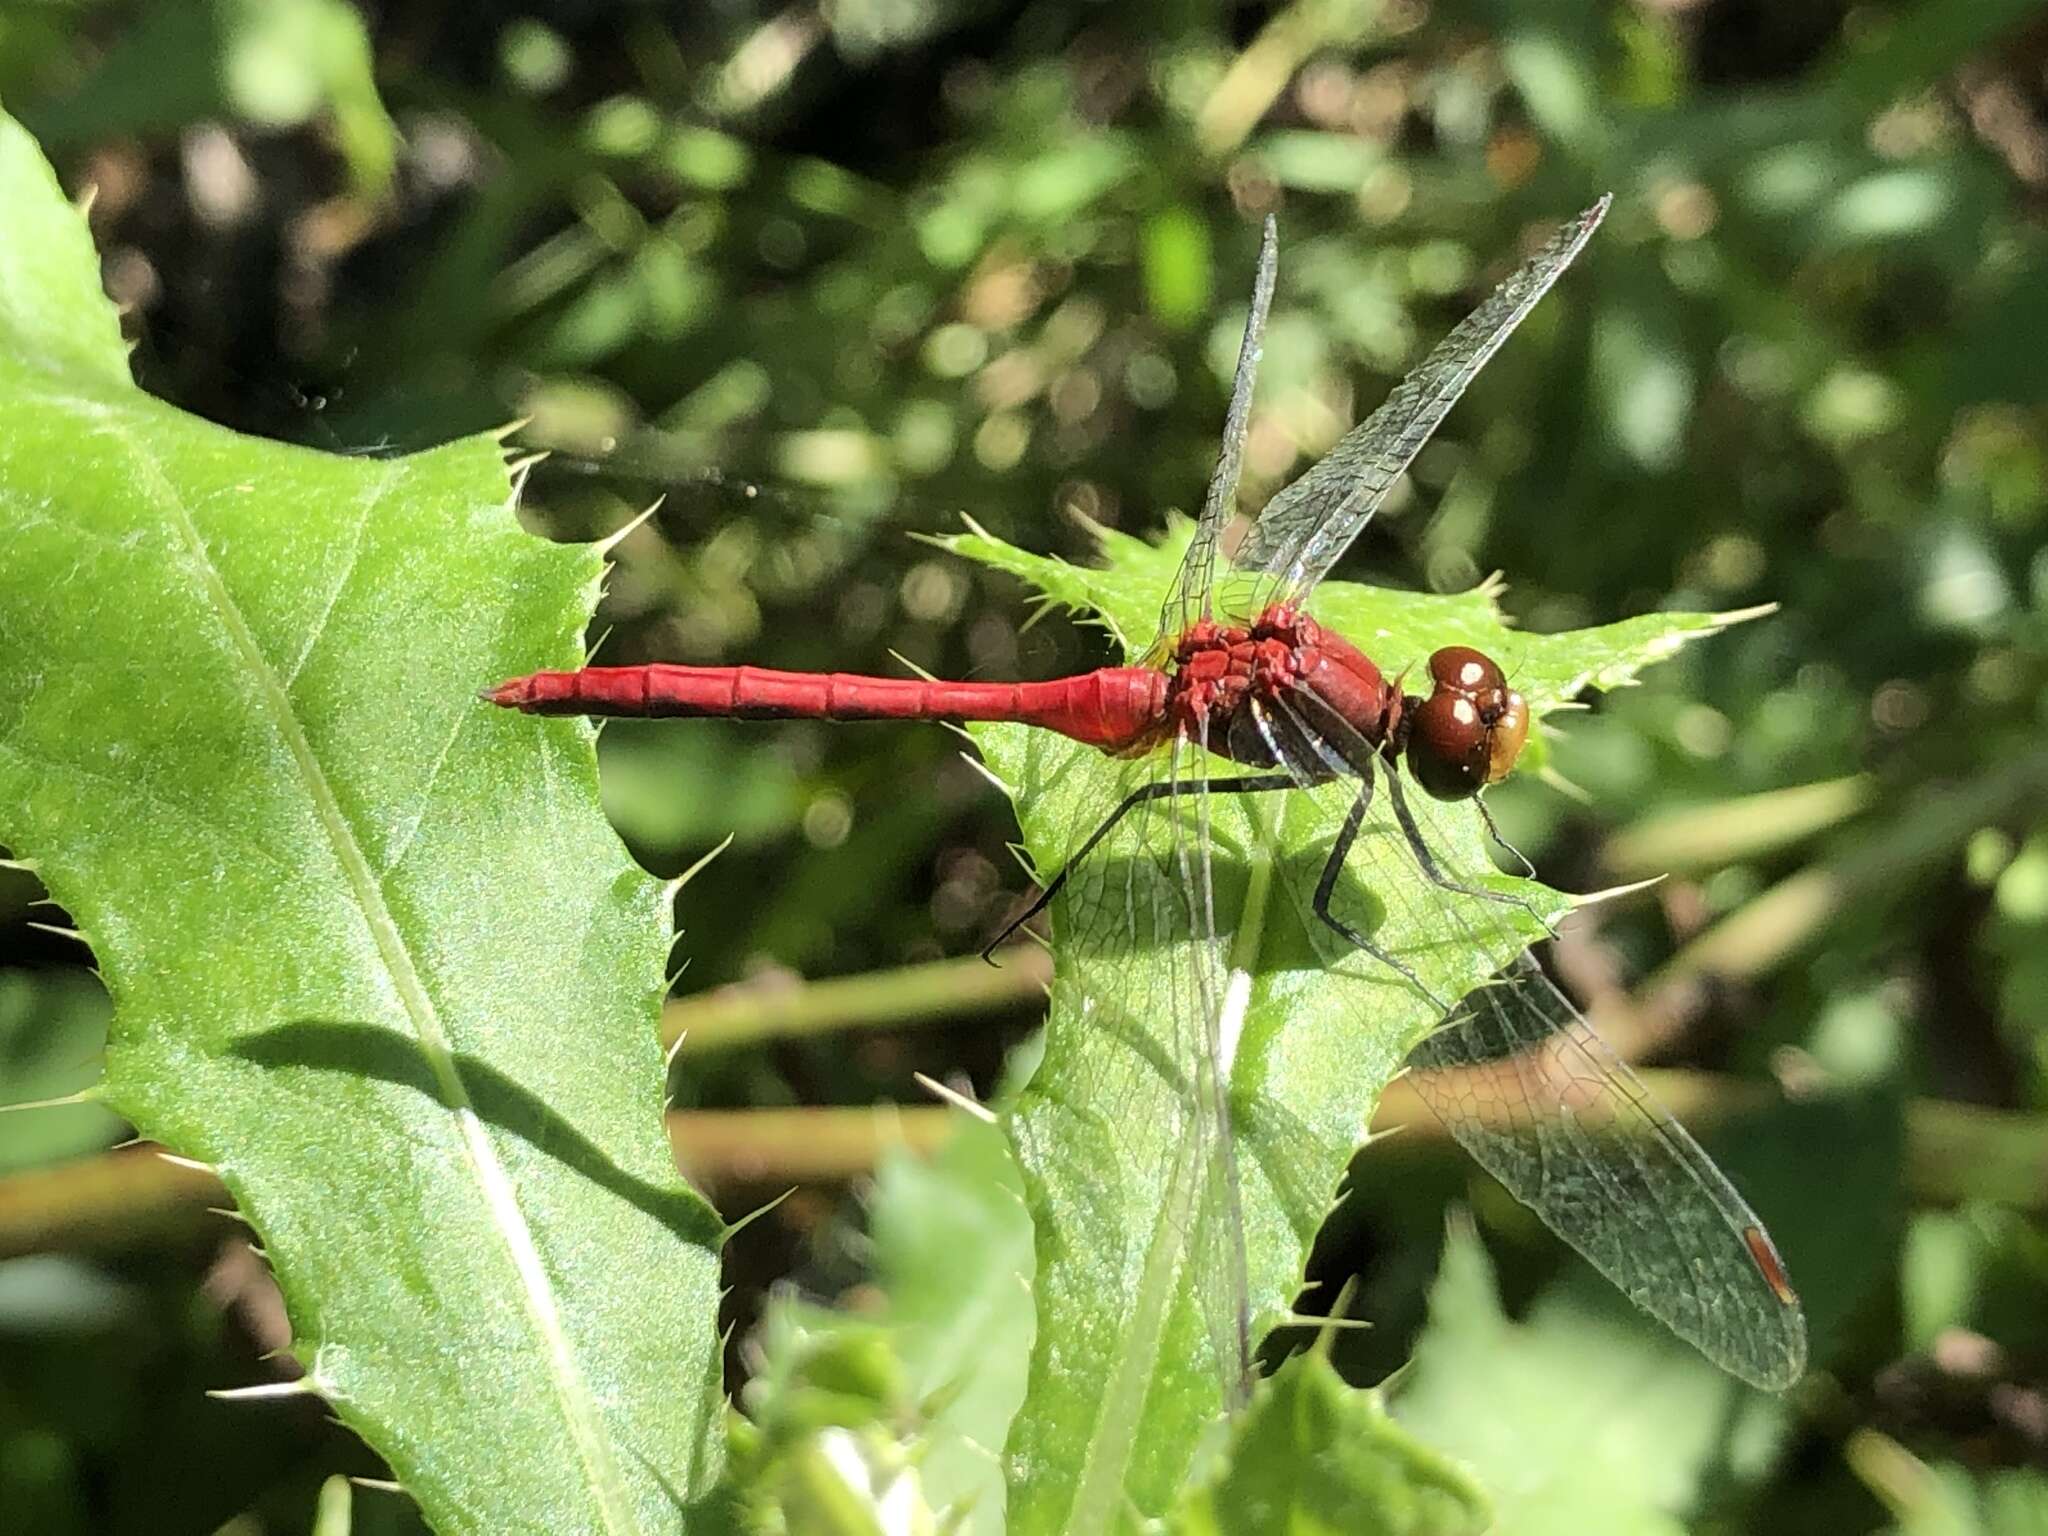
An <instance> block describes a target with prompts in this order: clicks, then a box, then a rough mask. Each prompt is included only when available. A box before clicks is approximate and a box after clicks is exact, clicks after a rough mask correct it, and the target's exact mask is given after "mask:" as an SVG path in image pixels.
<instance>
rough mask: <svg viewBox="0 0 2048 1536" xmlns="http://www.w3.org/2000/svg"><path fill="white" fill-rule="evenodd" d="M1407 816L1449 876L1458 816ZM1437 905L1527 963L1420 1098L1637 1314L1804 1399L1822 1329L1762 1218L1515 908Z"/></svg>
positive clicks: (1459, 1035) (1451, 1047)
mask: <svg viewBox="0 0 2048 1536" xmlns="http://www.w3.org/2000/svg"><path fill="white" fill-rule="evenodd" d="M1393 771H1395V772H1398V771H1399V770H1398V769H1396V770H1393ZM1407 800H1408V804H1409V805H1410V806H1411V807H1412V808H1413V811H1414V814H1415V819H1416V826H1417V830H1418V831H1419V832H1420V834H1421V835H1422V837H1423V838H1424V840H1425V841H1427V842H1428V843H1429V844H1430V847H1431V848H1432V849H1433V850H1435V852H1436V853H1437V856H1438V858H1439V862H1440V863H1441V861H1442V857H1443V854H1444V851H1445V850H1446V849H1448V848H1450V847H1452V846H1454V843H1453V840H1452V839H1451V837H1450V836H1449V834H1448V829H1447V828H1446V827H1445V825H1444V823H1445V818H1446V816H1447V814H1448V811H1449V808H1448V807H1445V806H1442V805H1440V804H1438V803H1436V802H1434V801H1429V800H1427V799H1426V798H1425V797H1424V796H1422V795H1420V794H1419V793H1415V792H1414V791H1413V790H1412V788H1411V790H1410V792H1409V794H1408V796H1407ZM1489 872H1490V871H1489ZM1454 874H1455V872H1454ZM1422 891H1423V893H1424V894H1423V897H1422V900H1423V901H1424V902H1425V903H1426V904H1427V905H1428V911H1427V913H1426V914H1425V917H1424V920H1425V921H1426V922H1428V923H1431V924H1433V925H1435V926H1437V927H1439V928H1440V929H1441V930H1442V931H1443V932H1444V933H1445V934H1446V935H1447V936H1455V937H1456V938H1457V940H1458V942H1459V943H1461V944H1463V945H1466V946H1471V947H1474V948H1476V949H1477V950H1479V951H1481V952H1485V953H1488V954H1493V955H1496V956H1501V955H1506V956H1510V957H1511V958H1509V959H1507V961H1506V963H1505V964H1503V965H1502V966H1501V968H1500V970H1499V971H1498V972H1496V973H1495V975H1494V976H1493V978H1492V979H1491V980H1490V981H1487V982H1486V983H1484V984H1482V985H1481V986H1479V987H1477V988H1474V989H1473V990H1472V991H1471V992H1469V993H1467V994H1466V995H1465V996H1464V997H1463V998H1462V999H1460V1000H1459V1001H1458V1002H1457V1003H1456V1004H1455V1005H1454V1006H1453V1007H1452V1008H1451V1010H1450V1012H1449V1014H1448V1015H1447V1016H1446V1017H1445V1019H1444V1021H1443V1023H1442V1024H1441V1025H1440V1026H1439V1027H1438V1028H1437V1029H1436V1031H1435V1032H1434V1033H1432V1034H1430V1035H1428V1036H1426V1037H1425V1038H1424V1039H1423V1040H1422V1041H1421V1043H1420V1044H1418V1045H1417V1046H1416V1047H1415V1049H1414V1051H1413V1052H1412V1053H1411V1054H1410V1056H1409V1067H1410V1071H1409V1081H1410V1082H1411V1083H1412V1084H1413V1085H1414V1087H1415V1090H1416V1092H1417V1093H1418V1095H1419V1096H1420V1097H1421V1098H1422V1100H1423V1101H1424V1102H1425V1103H1427V1104H1428V1105H1429V1107H1430V1108H1431V1109H1432V1110H1433V1111H1435V1113H1436V1115H1437V1118H1438V1119H1440V1120H1442V1121H1443V1123H1444V1126H1445V1128H1446V1129H1447V1130H1449V1131H1450V1133H1451V1135H1452V1136H1453V1137H1454V1138H1456V1140H1457V1141H1458V1143H1459V1144H1460V1145H1461V1146H1463V1147H1464V1148H1465V1150H1466V1151H1467V1152H1469V1153H1470V1154H1471V1155H1472V1157H1473V1159H1474V1160H1475V1161H1476V1162H1478V1164H1479V1165H1480V1166H1481V1167H1482V1168H1484V1169H1485V1170H1486V1171H1487V1172H1488V1173H1490V1174H1492V1175H1493V1176H1494V1177H1495V1178H1496V1179H1498V1180H1499V1181H1500V1182H1501V1183H1502V1185H1504V1186H1505V1187H1506V1188H1507V1190H1508V1192H1509V1193H1510V1194H1512V1195H1513V1196H1514V1197H1515V1198H1516V1199H1517V1200H1520V1201H1521V1202H1522V1203H1523V1204H1524V1205H1526V1206H1528V1207H1529V1209H1530V1210H1532V1211H1534V1212H1535V1213H1536V1214H1537V1215H1538V1216H1539V1217H1541V1218H1542V1220H1543V1223H1544V1225H1546V1226H1548V1227H1549V1228H1550V1229H1551V1231H1553V1232H1555V1233H1556V1234H1557V1235H1558V1236H1559V1237H1561V1238H1563V1239H1564V1240H1565V1242H1567V1243H1569V1244H1570V1245H1571V1246H1572V1247H1573V1248H1576V1249H1577V1250H1578V1251H1579V1252H1580V1253H1581V1254H1583V1255H1584V1256H1585V1258H1586V1259H1587V1260H1588V1261H1589V1262H1590V1263H1591V1264H1592V1265H1593V1267H1594V1268H1595V1269H1597V1270H1599V1271H1600V1273H1601V1274H1603V1275H1605V1276H1606V1277H1607V1278H1608V1279H1609V1280H1611V1281H1613V1282H1614V1284H1615V1285H1616V1286H1618V1287H1619V1288H1620V1289H1621V1291H1622V1293H1623V1294H1624V1295H1626V1296H1627V1297H1628V1298H1629V1299H1630V1300H1631V1301H1633V1302H1634V1303H1635V1304H1636V1305H1637V1306H1639V1307H1641V1308H1642V1309H1643V1310H1644V1311H1645V1312H1648V1313H1649V1314H1650V1315H1651V1316H1652V1317H1655V1318H1657V1319H1658V1320H1659V1321H1661V1322H1662V1323H1664V1324H1665V1325H1666V1326H1667V1327H1668V1328H1670V1329H1671V1331H1672V1332H1673V1333H1676V1334H1677V1335H1678V1336H1679V1337H1680V1338H1682V1339H1685V1340H1687V1341H1688V1342H1690V1343H1691V1344H1693V1345H1694V1346H1695V1347H1697V1348H1698V1349H1699V1351H1700V1352H1701V1353H1702V1354H1704V1355H1706V1356H1707V1358H1708V1359H1710V1360H1712V1361H1714V1362H1715V1363H1716V1364H1717V1365H1720V1366H1722V1367H1723V1368H1725V1369H1727V1370H1729V1371H1732V1372H1733V1373H1734V1374H1735V1375H1737V1376H1740V1377H1742V1378H1743V1379H1744V1380H1745V1381H1749V1382H1752V1383H1754V1384H1755V1385H1757V1386H1760V1387H1767V1388H1770V1389H1773V1390H1778V1389H1782V1388H1784V1387H1788V1386H1790V1385H1791V1384H1792V1383H1793V1382H1794V1381H1796V1380H1797V1379H1798V1377H1799V1375H1800V1373H1801V1372H1802V1371H1803V1370H1804V1369H1805V1365H1806V1323H1805V1317H1804V1314H1803V1313H1802V1311H1801V1309H1800V1306H1799V1301H1798V1298H1797V1297H1796V1296H1795V1295H1794V1294H1793V1292H1792V1288H1791V1285H1790V1282H1789V1281H1788V1280H1787V1279H1786V1276H1785V1270H1784V1266H1783V1264H1782V1262H1781V1261H1780V1260H1779V1258H1778V1255H1777V1250H1776V1249H1775V1248H1773V1247H1772V1246H1771V1240H1770V1238H1769V1236H1768V1235H1767V1234H1766V1233H1765V1231H1764V1226H1763V1223H1762V1222H1761V1221H1760V1220H1758V1219H1757V1216H1756V1213H1755V1212H1753V1211H1752V1210H1750V1208H1749V1206H1748V1205H1747V1204H1745V1203H1744V1201H1743V1199H1742V1196H1741V1195H1739V1194H1737V1193H1736V1192H1735V1188H1734V1186H1733V1185H1731V1184H1730V1183H1729V1182H1728V1179H1727V1177H1726V1176H1725V1175H1723V1174H1722V1172H1721V1170H1720V1169H1718V1168H1716V1167H1715V1166H1714V1163H1713V1160H1712V1159H1711V1158H1709V1157H1708V1156H1707V1154H1706V1153H1705V1152H1704V1151H1702V1150H1701V1149H1700V1146H1699V1143H1698V1142H1696V1141H1694V1140H1693V1139H1692V1137H1691V1136H1690V1135H1688V1134H1687V1133H1686V1131H1685V1128H1684V1127H1683V1126H1681V1125H1679V1123H1678V1122H1677V1121H1676V1120H1674V1119H1672V1118H1671V1116H1670V1115H1669V1114H1668V1113H1666V1112H1665V1110H1664V1109H1663V1108H1662V1107H1661V1106H1660V1105H1659V1104H1658V1103H1657V1102H1656V1100H1655V1099H1653V1098H1652V1097H1651V1096H1650V1091H1649V1089H1647V1088H1646V1087H1645V1086H1644V1085H1643V1082H1642V1080H1641V1079H1640V1078H1638V1077H1637V1076H1636V1074H1635V1073H1634V1071H1632V1070H1631V1069H1630V1067H1629V1065H1628V1064H1627V1063H1626V1062H1625V1061H1623V1060H1622V1059H1621V1058H1620V1057H1618V1056H1616V1055H1615V1054H1614V1052H1613V1051H1612V1050H1610V1049H1609V1048H1608V1046H1607V1044H1606V1042H1604V1041H1603V1040H1601V1038H1600V1037H1599V1035H1598V1034H1596V1033H1595V1032H1594V1029H1593V1026H1592V1025H1591V1024H1589V1023H1588V1022H1587V1021H1586V1018H1585V1016H1584V1015H1583V1014H1581V1013H1580V1012H1579V1010H1578V1009H1577V1008H1576V1007H1574V1006H1573V1005H1572V1003H1571V1001H1570V1000H1569V999H1567V998H1566V997H1565V995H1564V994H1563V993H1562V992H1560V991H1558V989H1557V988H1556V987H1555V986H1554V985H1552V984H1551V981H1550V979H1549V978H1548V977H1547V976H1546V975H1544V973H1543V968H1542V966H1541V965H1540V964H1539V963H1538V962H1537V960H1536V957H1535V956H1534V955H1533V954H1532V953H1530V952H1529V951H1528V950H1527V949H1526V948H1525V947H1523V945H1522V943H1521V942H1520V941H1519V940H1518V939H1517V937H1516V929H1515V926H1514V924H1513V923H1512V922H1511V919H1510V915H1509V914H1510V913H1511V911H1512V909H1511V908H1509V907H1507V906H1504V905H1502V904H1500V903H1497V902H1489V901H1483V900H1479V899H1477V898H1475V897H1470V896H1461V895H1458V894H1456V893H1454V892H1450V891H1445V890H1443V889H1441V888H1440V887H1437V886H1435V885H1430V884H1427V883H1425V884H1423V886H1422Z"/></svg>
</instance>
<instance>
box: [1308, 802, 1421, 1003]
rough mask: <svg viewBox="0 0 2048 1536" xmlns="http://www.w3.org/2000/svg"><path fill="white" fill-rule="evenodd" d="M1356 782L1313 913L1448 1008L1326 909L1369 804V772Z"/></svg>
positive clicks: (1385, 952) (1411, 974) (1410, 973)
mask: <svg viewBox="0 0 2048 1536" xmlns="http://www.w3.org/2000/svg"><path fill="white" fill-rule="evenodd" d="M1359 785H1360V787H1359V791H1358V798H1357V799H1356V800H1354V801H1352V802H1351V809H1350V810H1349V811H1347V812H1345V814H1344V825H1343V826H1341V827H1339V828H1338V829H1337V840H1336V842H1334V843H1332V844H1331V845H1330V856H1329V858H1328V859H1326V860H1325V861H1324V862H1323V874H1322V878H1321V879H1319V880H1318V881H1316V894H1315V899H1314V901H1313V902H1312V903H1311V905H1312V906H1313V907H1314V908H1315V914H1316V916H1317V917H1319V918H1321V919H1322V920H1323V922H1324V924H1325V925H1326V926H1328V927H1329V928H1330V929H1331V930H1332V931H1334V932H1335V933H1336V935H1337V937H1339V938H1340V939H1342V940H1343V941H1344V942H1345V943H1347V944H1349V945H1351V946H1353V947H1354V948H1356V949H1362V950H1364V951H1365V952H1366V953H1367V954H1368V955H1371V956H1372V957H1373V959H1375V960H1377V961H1379V963H1380V964H1381V965H1384V966H1386V967H1387V968H1388V969H1389V970H1394V971H1398V972H1400V973H1401V975H1403V976H1404V977H1406V978H1407V979H1408V981H1409V983H1410V984H1411V985H1412V986H1413V987H1414V988H1415V990H1416V991H1418V992H1420V993H1421V994H1422V995H1423V996H1424V997H1426V998H1428V999H1429V1003H1430V1006H1431V1007H1432V1008H1435V1009H1437V1010H1439V1011H1440V1012H1446V1013H1447V1012H1449V1011H1450V1004H1448V1003H1446V1002H1444V1001H1443V1000H1442V999H1440V998H1439V997H1438V996H1437V995H1436V994H1435V993H1434V992H1432V991H1430V990H1429V988H1428V987H1427V986H1425V985H1424V984H1423V980H1422V978H1421V977H1420V976H1418V975H1416V974H1415V972H1414V971H1412V970H1410V969H1409V968H1408V966H1407V965H1406V963H1404V962H1403V961H1401V960H1398V959H1396V958H1395V957H1394V955H1393V954H1392V953H1391V952H1390V951H1388V950H1385V949H1382V948H1381V947H1380V946H1379V945H1377V944H1375V943H1373V941H1372V940H1371V939H1369V938H1367V937H1366V936H1365V935H1364V934H1363V933H1360V932H1359V931H1358V930H1357V929H1356V928H1354V927H1352V926H1351V925H1350V924H1349V923H1347V922H1345V921H1344V919H1342V918H1341V917H1339V916H1337V915H1336V913H1334V912H1332V911H1331V910H1330V897H1331V895H1332V894H1333V893H1335V891H1336V889H1337V877H1338V876H1340V875H1341V874H1343V873H1344V861H1345V859H1346V858H1348V857H1349V856H1350V853H1351V845H1352V844H1353V843H1355V842H1357V841H1358V829H1359V828H1360V827H1361V826H1363V825H1364V823H1365V813H1366V810H1367V808H1368V807H1370V806H1371V805H1372V776H1371V775H1370V774H1369V773H1368V774H1367V775H1366V776H1365V777H1364V778H1363V779H1361V780H1360V781H1359Z"/></svg>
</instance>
